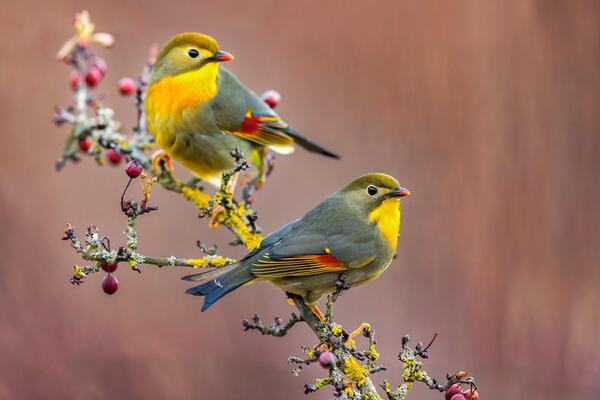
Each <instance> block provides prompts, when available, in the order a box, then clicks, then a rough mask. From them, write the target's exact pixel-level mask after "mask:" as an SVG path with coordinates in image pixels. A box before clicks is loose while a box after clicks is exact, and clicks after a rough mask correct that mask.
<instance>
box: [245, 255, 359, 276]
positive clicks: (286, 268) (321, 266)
mask: <svg viewBox="0 0 600 400" xmlns="http://www.w3.org/2000/svg"><path fill="white" fill-rule="evenodd" d="M347 269H348V268H346V267H345V266H344V265H343V264H342V263H341V262H339V261H338V260H337V258H335V257H334V256H332V255H331V254H329V253H325V254H309V255H302V256H292V257H281V258H271V257H270V255H269V254H265V255H263V256H262V257H261V258H260V259H259V260H258V261H256V262H255V263H254V264H253V265H252V268H251V272H252V273H253V274H254V275H256V276H257V277H263V278H270V279H275V278H286V277H289V276H308V275H317V274H324V273H327V272H341V271H345V270H347Z"/></svg>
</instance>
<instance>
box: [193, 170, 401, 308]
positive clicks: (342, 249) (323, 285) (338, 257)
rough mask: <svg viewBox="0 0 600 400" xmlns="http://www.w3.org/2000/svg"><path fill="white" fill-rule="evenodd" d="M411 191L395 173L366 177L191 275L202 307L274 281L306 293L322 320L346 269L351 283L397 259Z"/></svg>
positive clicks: (373, 275) (372, 275)
mask: <svg viewBox="0 0 600 400" xmlns="http://www.w3.org/2000/svg"><path fill="white" fill-rule="evenodd" d="M408 195H410V192H409V191H408V190H406V189H404V188H402V187H400V185H399V184H398V182H397V181H396V180H395V179H394V178H392V177H391V176H389V175H385V174H381V173H373V174H367V175H364V176H361V177H360V178H357V179H356V180H354V181H353V182H352V183H350V184H349V185H347V186H346V187H344V188H343V189H342V190H340V191H339V192H337V193H334V194H332V195H331V196H329V197H328V198H327V199H325V200H324V201H323V202H322V203H321V204H319V205H318V206H317V207H315V208H314V209H312V210H311V211H309V212H308V213H307V214H306V215H304V216H303V217H301V218H298V219H296V220H295V221H292V222H290V223H289V224H287V225H285V226H283V227H282V228H280V229H279V230H277V231H275V232H273V233H272V234H270V235H269V236H267V237H266V238H265V239H264V240H263V241H262V243H261V244H260V246H259V247H257V248H256V249H254V250H252V251H251V252H250V253H248V254H247V255H246V256H245V257H244V258H243V259H242V260H241V261H239V262H237V263H235V264H232V265H229V266H227V267H223V268H219V269H215V270H212V271H208V272H204V273H200V274H194V275H189V276H185V277H183V278H182V279H184V280H188V281H195V282H201V284H200V285H198V286H195V287H192V288H190V289H188V290H187V293H189V294H192V295H195V296H204V305H203V306H202V311H205V310H206V309H208V308H209V307H210V306H211V305H212V304H214V303H215V302H216V301H217V300H219V299H220V298H221V297H223V296H225V295H226V294H227V293H229V292H231V291H232V290H234V289H237V288H238V287H240V286H242V285H245V284H248V283H251V282H254V281H268V282H270V283H272V284H273V285H275V286H278V287H280V288H281V289H283V290H285V291H286V292H289V293H293V294H296V295H300V296H302V297H303V298H304V301H305V303H306V305H307V306H309V307H310V308H311V310H313V312H314V313H315V314H316V315H317V316H318V317H320V318H322V314H321V312H320V311H319V309H318V308H317V302H318V301H319V298H320V297H321V296H322V295H323V294H324V293H329V292H332V291H333V290H334V289H335V287H336V281H337V280H338V278H339V275H340V274H341V273H344V274H345V275H346V277H345V282H346V283H347V284H349V285H350V286H355V285H360V284H363V283H366V282H368V281H370V280H371V279H374V278H377V277H378V276H379V275H380V274H381V273H382V272H383V271H385V269H386V268H387V267H388V265H389V264H390V262H391V261H392V257H393V255H394V252H395V250H396V245H397V243H398V232H399V229H400V198H401V197H405V196H408Z"/></svg>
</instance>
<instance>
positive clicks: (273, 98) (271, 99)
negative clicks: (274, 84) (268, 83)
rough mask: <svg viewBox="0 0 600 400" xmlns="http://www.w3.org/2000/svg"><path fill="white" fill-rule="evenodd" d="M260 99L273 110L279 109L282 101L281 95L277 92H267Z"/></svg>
mask: <svg viewBox="0 0 600 400" xmlns="http://www.w3.org/2000/svg"><path fill="white" fill-rule="evenodd" d="M260 97H261V98H262V100H263V101H264V102H265V103H267V104H268V105H269V107H271V108H275V107H277V104H279V102H280V101H281V95H280V94H279V93H278V92H276V91H275V90H267V91H266V92H264V93H263V94H262V96H260Z"/></svg>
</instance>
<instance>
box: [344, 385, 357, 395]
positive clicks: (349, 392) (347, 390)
mask: <svg viewBox="0 0 600 400" xmlns="http://www.w3.org/2000/svg"><path fill="white" fill-rule="evenodd" d="M342 394H345V395H346V396H352V395H354V390H352V386H346V387H345V388H344V389H342Z"/></svg>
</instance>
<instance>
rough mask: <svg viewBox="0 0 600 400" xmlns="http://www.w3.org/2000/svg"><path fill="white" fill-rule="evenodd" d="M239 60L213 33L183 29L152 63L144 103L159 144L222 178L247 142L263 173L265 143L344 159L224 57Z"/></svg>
mask: <svg viewBox="0 0 600 400" xmlns="http://www.w3.org/2000/svg"><path fill="white" fill-rule="evenodd" d="M231 59H233V56H232V55H231V54H229V53H227V52H224V51H220V50H219V45H218V43H217V42H216V40H214V39H213V38H211V37H210V36H207V35H203V34H200V33H182V34H179V35H177V36H175V37H173V38H172V39H171V40H169V41H168V42H167V44H165V46H164V47H163V48H162V49H161V51H160V53H159V55H158V57H157V59H156V62H155V64H154V65H153V67H152V73H151V76H150V84H149V86H148V90H147V92H146V98H145V104H144V110H145V113H146V118H147V125H148V130H149V131H150V133H151V134H152V136H154V138H155V140H156V143H157V144H158V147H160V148H161V149H162V150H164V151H165V152H166V154H167V155H169V156H171V157H172V158H174V159H175V160H177V161H178V162H179V163H181V164H182V165H183V166H184V167H186V168H188V169H189V170H191V171H192V172H193V173H194V175H196V176H198V177H199V178H201V179H204V180H207V181H209V182H211V183H213V184H218V183H219V182H220V179H221V173H222V171H224V170H226V169H229V168H231V165H232V158H231V155H230V154H229V153H230V151H232V150H233V149H235V148H236V147H239V149H240V150H241V151H242V152H243V153H244V154H246V155H247V156H248V160H249V161H250V162H251V163H252V164H254V165H256V166H258V168H259V171H261V172H262V168H263V158H264V149H265V147H269V148H272V149H273V150H275V151H277V152H280V153H285V154H287V153H290V152H292V151H293V144H294V143H297V144H299V145H300V146H302V147H304V148H305V149H307V150H309V151H312V152H316V153H320V154H323V155H325V156H328V157H333V158H338V156H337V155H335V154H333V153H331V152H329V151H327V150H325V149H324V148H322V147H321V146H319V145H317V144H316V143H314V142H312V141H311V140H310V139H308V138H306V137H303V136H301V135H300V134H298V132H296V131H294V130H293V129H292V128H291V127H290V126H289V125H288V124H286V123H285V122H284V121H283V120H282V119H281V118H280V117H279V116H278V115H277V114H276V113H275V112H274V111H273V110H272V109H271V108H270V107H269V106H268V105H267V104H265V102H264V101H262V100H261V99H260V98H259V97H258V96H257V95H256V94H255V93H254V92H252V91H251V90H250V89H248V88H247V87H246V86H244V85H243V84H242V83H241V82H240V81H239V80H238V79H237V78H236V77H235V75H234V74H233V73H231V72H230V71H228V70H227V69H225V68H223V67H219V64H220V63H221V62H223V61H228V60H231Z"/></svg>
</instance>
